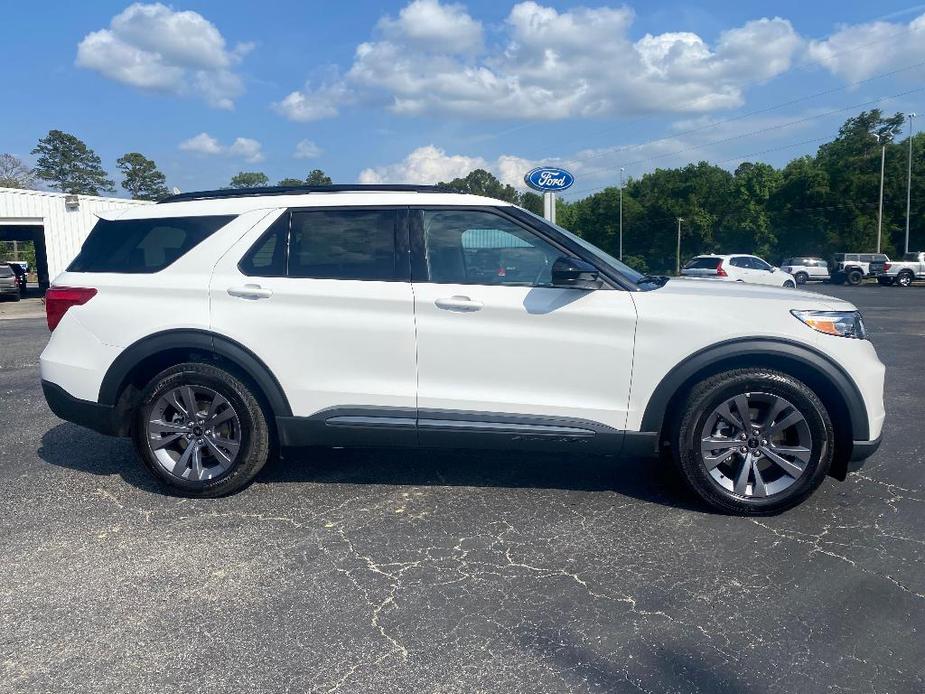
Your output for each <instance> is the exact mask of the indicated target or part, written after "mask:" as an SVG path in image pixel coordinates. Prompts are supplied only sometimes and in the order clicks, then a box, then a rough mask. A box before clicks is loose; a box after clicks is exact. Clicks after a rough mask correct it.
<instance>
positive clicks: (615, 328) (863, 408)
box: [41, 186, 884, 514]
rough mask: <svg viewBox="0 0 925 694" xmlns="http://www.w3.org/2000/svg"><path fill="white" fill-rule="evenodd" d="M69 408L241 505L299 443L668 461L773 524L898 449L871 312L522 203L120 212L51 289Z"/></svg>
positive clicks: (299, 201)
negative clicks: (675, 256) (643, 254)
mask: <svg viewBox="0 0 925 694" xmlns="http://www.w3.org/2000/svg"><path fill="white" fill-rule="evenodd" d="M46 305H47V311H48V322H49V327H50V328H51V329H52V330H53V332H52V335H51V340H50V342H49V344H48V346H47V347H46V349H45V351H44V352H43V354H42V357H41V372H42V381H43V383H42V384H43V388H44V392H45V396H46V399H47V400H48V403H49V405H50V406H51V408H52V410H53V411H54V412H55V413H57V414H58V415H59V416H61V417H63V418H65V419H68V420H71V421H73V422H77V423H79V424H83V425H86V426H89V427H91V428H93V429H96V430H97V431H101V432H104V433H107V434H113V435H118V436H132V437H133V439H134V442H135V445H136V447H137V450H138V454H139V456H140V457H141V459H142V460H143V461H144V463H145V464H146V465H147V467H148V468H149V469H150V470H151V471H152V472H153V473H154V474H155V475H157V476H158V477H159V478H160V479H161V480H163V481H164V482H166V483H167V484H168V485H170V486H172V487H173V488H175V489H177V490H180V491H181V492H183V493H186V494H191V495H197V496H217V495H221V494H227V493H230V492H232V491H234V490H237V489H239V488H241V487H242V486H244V485H246V484H247V483H248V482H250V480H252V479H253V478H254V476H255V475H256V474H257V472H258V471H259V470H260V468H261V467H262V466H263V464H264V463H265V462H266V460H267V458H268V456H270V455H271V454H275V453H276V452H280V453H283V454H285V453H286V452H288V451H289V450H290V449H291V448H293V447H301V446H308V445H325V446H351V445H353V446H357V445H361V446H379V445H410V446H427V447H438V446H452V447H458V446H466V447H495V448H503V449H535V450H544V451H545V450H565V451H575V452H590V451H596V452H602V453H607V454H622V455H631V456H632V455H643V454H646V455H653V456H657V455H658V454H661V459H662V460H671V459H673V460H674V462H675V463H676V464H677V465H678V467H679V469H680V470H681V472H682V473H683V475H684V477H685V479H686V480H687V482H688V483H689V484H690V486H691V488H692V489H693V490H694V491H695V492H697V493H698V494H699V495H700V496H701V497H702V498H703V499H705V500H706V501H707V502H708V503H710V504H712V505H713V506H714V507H717V508H719V509H723V510H726V511H730V512H737V513H747V514H764V513H773V512H776V511H779V510H781V509H784V508H787V507H790V506H792V505H794V504H796V503H798V502H799V501H801V500H802V499H805V498H806V497H807V496H808V495H809V494H810V493H811V492H812V491H813V490H814V489H815V488H816V486H817V485H819V483H820V482H821V481H822V479H823V478H824V477H825V475H826V474H831V475H833V476H835V477H838V478H841V479H844V477H845V475H846V473H847V471H848V470H849V469H852V468H853V467H854V466H856V465H858V464H859V462H860V461H861V460H863V459H864V458H866V457H867V456H869V455H871V454H872V453H873V452H874V451H875V450H876V449H877V446H878V445H879V441H880V431H881V426H882V424H883V418H884V409H883V397H882V396H883V379H884V368H883V365H882V364H881V363H880V361H879V360H878V359H877V355H876V353H875V351H874V348H873V346H872V345H871V344H870V343H869V342H868V341H867V340H866V339H865V335H864V326H863V323H862V321H861V317H860V316H859V315H858V313H857V311H856V310H855V308H854V306H852V305H850V304H848V303H845V302H844V301H840V300H838V299H834V298H830V297H824V296H819V295H815V294H806V293H799V292H795V291H783V290H780V289H774V288H769V287H751V286H743V285H737V284H732V283H720V282H694V281H686V280H668V279H667V278H663V277H650V276H644V275H641V274H639V273H638V272H635V271H634V270H632V269H630V268H629V267H627V266H625V265H623V264H621V263H620V262H619V261H617V260H615V259H614V258H612V257H610V256H609V255H607V254H606V253H604V252H602V251H600V250H599V249H597V248H595V247H594V246H591V245H590V244H588V243H587V242H586V241H583V240H582V239H580V238H578V237H577V236H574V235H573V234H570V233H569V232H567V231H565V230H564V229H561V228H559V227H556V226H553V225H551V224H549V223H547V222H546V221H544V220H543V219H541V218H539V217H536V216H535V215H533V214H531V213H529V212H526V211H525V210H522V209H520V208H518V207H515V206H512V205H510V204H508V203H505V202H500V201H498V200H492V199H488V198H483V197H476V196H472V195H458V194H450V193H445V192H441V191H438V190H436V189H432V188H427V187H421V186H403V187H400V186H386V187H383V186H374V187H369V186H367V187H361V186H329V187H317V188H303V189H286V188H283V189H261V190H256V191H216V192H207V193H199V194H182V195H178V196H175V197H173V198H171V199H170V200H168V201H165V202H164V203H162V204H158V205H152V206H150V207H135V208H130V209H127V210H124V211H120V212H117V213H115V214H112V215H111V216H110V217H109V218H104V219H101V220H100V221H99V222H98V223H97V225H96V226H95V227H94V229H93V231H92V233H91V234H90V237H89V238H88V239H87V241H86V243H85V244H84V246H83V249H82V250H81V252H80V254H79V255H78V256H77V258H76V259H75V260H74V261H73V263H71V265H70V267H69V268H68V269H67V271H66V272H64V273H63V274H61V275H60V276H59V277H58V278H57V279H56V281H55V283H54V286H53V287H52V288H51V289H50V290H49V292H48V296H47V302H46Z"/></svg>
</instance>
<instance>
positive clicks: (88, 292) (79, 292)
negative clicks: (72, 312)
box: [45, 287, 96, 330]
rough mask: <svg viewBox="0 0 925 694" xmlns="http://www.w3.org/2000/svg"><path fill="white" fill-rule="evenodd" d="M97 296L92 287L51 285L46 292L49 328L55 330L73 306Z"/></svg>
mask: <svg viewBox="0 0 925 694" xmlns="http://www.w3.org/2000/svg"><path fill="white" fill-rule="evenodd" d="M94 296H96V290H95V289H93V288H92V287H50V288H49V289H48V291H46V292H45V317H46V318H47V319H48V329H49V330H54V329H55V328H57V327H58V323H60V322H61V319H62V318H64V314H65V313H67V310H68V309H69V308H70V307H71V306H83V305H84V304H85V303H87V302H88V301H90V299H92V298H93V297H94Z"/></svg>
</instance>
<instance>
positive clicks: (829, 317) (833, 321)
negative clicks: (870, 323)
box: [790, 311, 867, 340]
mask: <svg viewBox="0 0 925 694" xmlns="http://www.w3.org/2000/svg"><path fill="white" fill-rule="evenodd" d="M790 313H792V314H793V315H794V316H796V318H797V319H798V320H799V321H800V322H801V323H803V324H805V325H808V326H809V327H810V328H812V329H813V330H816V331H818V332H820V333H825V334H826V335H835V336H836V337H853V338H855V339H856V340H865V339H867V331H866V330H865V329H864V320H863V319H862V318H861V314H860V312H858V311H791V312H790Z"/></svg>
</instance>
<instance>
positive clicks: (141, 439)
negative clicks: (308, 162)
mask: <svg viewBox="0 0 925 694" xmlns="http://www.w3.org/2000/svg"><path fill="white" fill-rule="evenodd" d="M182 385H191V386H202V387H205V388H209V389H211V390H214V391H216V392H217V393H219V394H220V395H221V396H222V397H224V398H226V399H227V400H228V402H229V403H230V404H231V406H232V408H234V411H235V413H236V414H237V415H238V421H239V422H240V425H241V447H240V449H239V451H238V456H237V458H236V459H235V461H234V463H233V465H232V466H231V468H230V469H229V470H227V471H226V472H225V473H223V474H222V475H219V476H218V477H215V478H213V479H210V480H206V481H203V482H200V481H191V480H184V479H181V478H179V477H175V476H174V475H172V474H170V473H169V472H167V470H165V469H164V468H163V467H162V466H161V464H160V463H159V462H158V461H157V459H156V458H155V456H154V453H153V452H152V450H151V445H150V442H149V441H148V438H147V433H146V431H147V430H146V426H145V425H146V424H147V422H148V421H149V419H150V416H151V411H152V409H153V408H154V405H155V404H156V403H157V401H158V400H159V399H160V397H161V396H162V395H164V393H166V392H168V391H170V390H171V389H173V388H176V387H178V386H182ZM255 405H256V401H255V400H254V398H253V396H251V395H250V394H249V393H248V392H247V390H246V388H245V387H244V385H243V384H242V383H241V382H240V381H238V380H237V379H236V378H234V377H232V376H231V375H229V374H227V373H226V372H224V371H221V370H219V369H216V368H214V367H210V366H207V365H202V366H200V365H198V364H188V365H181V366H178V367H173V368H171V369H167V370H166V371H164V372H162V373H160V374H158V376H156V377H155V378H154V379H153V380H152V381H151V383H149V384H148V386H147V387H146V388H145V390H144V391H143V393H142V396H141V402H140V405H139V407H138V408H137V409H136V413H135V423H134V426H133V427H132V437H133V439H134V441H135V447H136V450H137V451H138V453H139V455H140V456H141V458H142V460H143V461H144V464H145V466H146V467H147V468H148V469H150V470H151V472H153V473H154V474H155V475H156V476H157V477H158V478H159V479H160V480H162V481H163V482H165V483H166V484H167V485H168V486H170V487H172V488H174V489H177V490H179V491H181V492H185V493H189V494H193V495H197V496H199V495H204V496H209V495H210V493H213V492H214V493H217V494H221V493H222V492H221V491H220V490H225V489H227V490H233V489H237V488H238V487H240V486H243V485H244V484H246V482H247V480H242V479H240V478H242V477H245V476H247V474H248V468H249V467H251V464H252V462H253V460H254V458H255V457H257V456H259V455H260V450H259V449H260V448H261V445H260V444H261V443H263V446H262V448H263V450H264V456H265V455H266V454H265V451H266V448H267V443H266V441H261V439H266V438H267V429H266V423H265V422H263V421H258V420H262V417H261V416H259V415H258V416H255V414H257V413H256V412H255V407H254V406H255ZM258 408H259V406H258ZM257 412H259V409H258V410H257ZM261 464H262V463H261ZM258 469H259V467H258Z"/></svg>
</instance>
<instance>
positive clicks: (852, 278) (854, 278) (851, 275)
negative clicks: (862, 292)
mask: <svg viewBox="0 0 925 694" xmlns="http://www.w3.org/2000/svg"><path fill="white" fill-rule="evenodd" d="M845 279H846V281H847V282H848V284H850V285H851V286H852V287H856V286H858V285H859V284H860V283H861V281H862V280H863V279H864V275H863V274H862V273H861V271H860V270H851V271H849V272H848V275H847V277H846V278H845Z"/></svg>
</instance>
